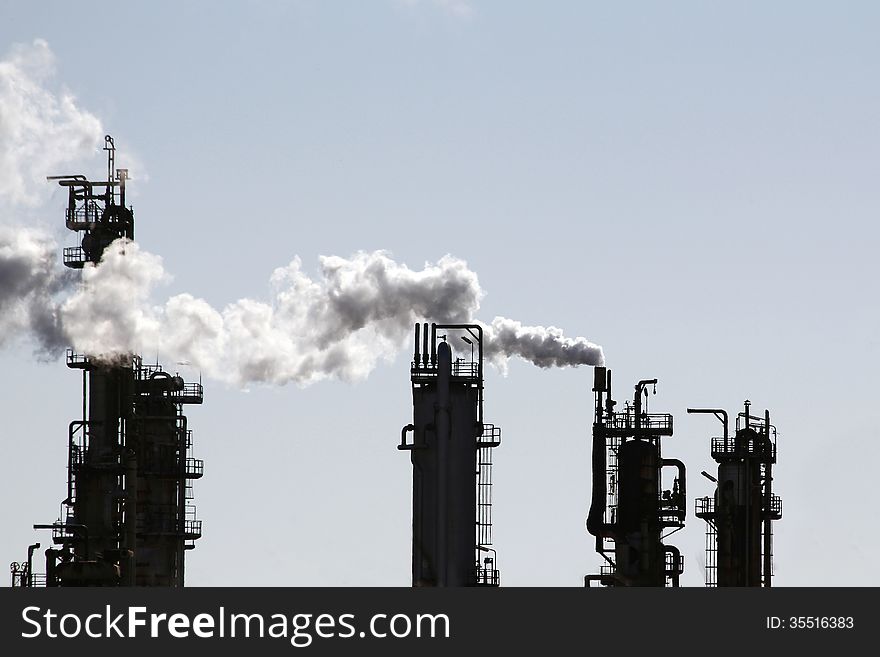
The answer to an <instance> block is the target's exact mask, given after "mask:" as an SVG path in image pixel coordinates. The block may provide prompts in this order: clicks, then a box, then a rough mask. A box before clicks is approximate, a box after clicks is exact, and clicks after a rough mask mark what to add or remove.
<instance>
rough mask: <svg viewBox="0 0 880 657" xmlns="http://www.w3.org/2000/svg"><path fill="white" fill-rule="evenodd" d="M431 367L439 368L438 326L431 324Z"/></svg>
mask: <svg viewBox="0 0 880 657" xmlns="http://www.w3.org/2000/svg"><path fill="white" fill-rule="evenodd" d="M431 367H437V325H436V324H431Z"/></svg>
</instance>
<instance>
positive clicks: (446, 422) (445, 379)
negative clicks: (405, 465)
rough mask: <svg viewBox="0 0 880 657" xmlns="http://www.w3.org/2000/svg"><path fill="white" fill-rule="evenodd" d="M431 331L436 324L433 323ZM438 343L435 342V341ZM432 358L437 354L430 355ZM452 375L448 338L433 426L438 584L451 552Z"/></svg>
mask: <svg viewBox="0 0 880 657" xmlns="http://www.w3.org/2000/svg"><path fill="white" fill-rule="evenodd" d="M432 332H436V328H435V327H433V326H432ZM435 344H436V343H435ZM431 359H432V362H434V359H435V356H434V354H433V353H432V355H431ZM451 376H452V354H451V350H450V348H449V345H448V344H446V343H445V342H444V343H443V344H442V345H441V346H440V361H439V364H438V367H437V405H436V407H435V410H434V426H435V427H436V437H437V515H436V522H437V526H436V534H435V535H436V537H437V547H436V550H435V554H436V555H437V585H438V586H447V584H448V572H447V571H448V565H449V559H448V556H449V555H448V553H449V541H448V538H447V533H448V532H447V530H448V527H449V517H448V513H449V511H448V499H447V497H448V494H449V493H448V486H447V483H448V481H447V480H448V476H449V449H450V445H449V442H450V440H451V439H452V425H451V422H450V420H451V418H450V408H449V380H450V378H451Z"/></svg>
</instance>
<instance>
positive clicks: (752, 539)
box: [688, 401, 782, 587]
mask: <svg viewBox="0 0 880 657" xmlns="http://www.w3.org/2000/svg"><path fill="white" fill-rule="evenodd" d="M750 405H751V404H750V402H749V401H746V402H745V410H744V411H743V412H741V413H739V414H738V416H737V420H736V432H735V434H734V436H733V438H732V439H731V438H730V435H729V429H728V423H727V413H726V411H724V410H722V409H713V408H689V409H688V413H711V414H713V415H715V416H716V417H717V418H718V419H719V420H721V422H722V424H723V425H724V435H723V437H721V438H718V437H716V438H712V442H711V452H712V458H713V459H714V460H715V461H716V462H717V463H718V476H717V477H713V476H711V475H709V474H708V473H705V472H704V473H703V474H704V476H706V477H707V478H708V479H710V480H711V481H713V482H714V483H715V484H716V487H715V492H714V494H713V495H712V496H711V497H702V498H698V499H697V500H696V515H697V517H699V518H702V519H703V520H705V521H706V585H707V586H743V587H761V586H763V587H770V586H771V585H772V577H773V527H772V523H773V521H775V520H780V519H781V518H782V499H781V498H780V497H779V496H778V495H775V494H773V465H774V464H775V463H776V427H774V426H773V425H772V424H770V412H769V411H765V412H764V416H763V417H759V416H754V415H751V414H750V411H749V408H750Z"/></svg>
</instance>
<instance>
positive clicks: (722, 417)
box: [687, 408, 729, 450]
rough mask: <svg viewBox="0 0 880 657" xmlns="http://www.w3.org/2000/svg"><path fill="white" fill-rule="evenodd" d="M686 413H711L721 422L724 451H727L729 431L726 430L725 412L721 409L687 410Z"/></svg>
mask: <svg viewBox="0 0 880 657" xmlns="http://www.w3.org/2000/svg"><path fill="white" fill-rule="evenodd" d="M687 412H688V413H711V414H712V415H714V416H715V417H716V418H717V419H718V420H720V421H721V424H723V425H724V449H725V450H727V443H728V437H729V430H728V428H727V426H728V422H727V411H725V410H724V409H723V408H689V409H687Z"/></svg>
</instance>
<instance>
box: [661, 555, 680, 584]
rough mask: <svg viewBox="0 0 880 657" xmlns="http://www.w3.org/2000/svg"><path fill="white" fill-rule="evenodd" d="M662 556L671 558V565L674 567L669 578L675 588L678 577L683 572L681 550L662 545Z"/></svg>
mask: <svg viewBox="0 0 880 657" xmlns="http://www.w3.org/2000/svg"><path fill="white" fill-rule="evenodd" d="M663 554H671V555H672V556H673V564H674V566H675V567H674V568H673V570H672V572H671V573H669V576H670V578H671V579H672V586H676V587H677V586H678V577H679V575H681V573H683V572H684V561H682V559H681V550H679V549H678V548H677V547H675V546H674V545H664V546H663Z"/></svg>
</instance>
